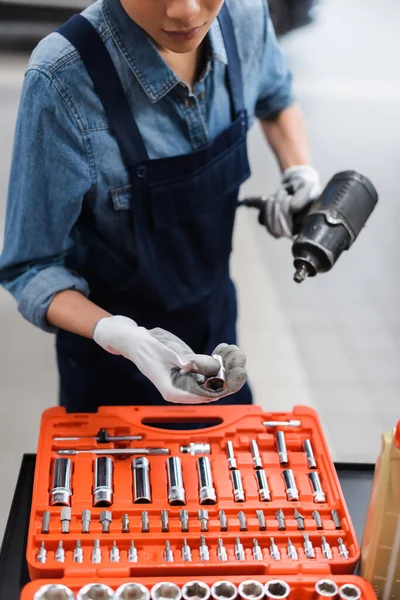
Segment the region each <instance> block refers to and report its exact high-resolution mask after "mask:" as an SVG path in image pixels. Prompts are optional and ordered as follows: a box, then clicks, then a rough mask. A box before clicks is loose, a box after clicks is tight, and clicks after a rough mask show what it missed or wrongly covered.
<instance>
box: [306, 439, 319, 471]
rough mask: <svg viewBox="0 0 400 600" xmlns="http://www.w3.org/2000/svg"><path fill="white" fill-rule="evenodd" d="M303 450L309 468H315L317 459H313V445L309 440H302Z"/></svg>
mask: <svg viewBox="0 0 400 600" xmlns="http://www.w3.org/2000/svg"><path fill="white" fill-rule="evenodd" d="M303 448H304V452H305V454H306V457H307V464H308V468H309V469H316V468H317V461H316V460H315V456H314V451H313V447H312V445H311V440H304V442H303Z"/></svg>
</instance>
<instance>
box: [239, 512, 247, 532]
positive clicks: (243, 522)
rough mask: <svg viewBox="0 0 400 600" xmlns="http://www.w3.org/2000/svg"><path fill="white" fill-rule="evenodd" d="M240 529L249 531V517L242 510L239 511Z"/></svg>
mask: <svg viewBox="0 0 400 600" xmlns="http://www.w3.org/2000/svg"><path fill="white" fill-rule="evenodd" d="M238 519H239V528H240V531H247V519H246V515H245V513H244V512H243V511H242V510H241V511H239V512H238Z"/></svg>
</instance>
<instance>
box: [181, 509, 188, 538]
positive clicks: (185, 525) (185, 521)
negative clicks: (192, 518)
mask: <svg viewBox="0 0 400 600" xmlns="http://www.w3.org/2000/svg"><path fill="white" fill-rule="evenodd" d="M179 520H180V522H181V531H182V533H187V532H188V531H189V513H188V511H187V510H186V509H184V508H182V509H181V510H180V511H179Z"/></svg>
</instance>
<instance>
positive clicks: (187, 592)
mask: <svg viewBox="0 0 400 600" xmlns="http://www.w3.org/2000/svg"><path fill="white" fill-rule="evenodd" d="M210 595H211V589H210V586H208V585H207V584H206V583H204V582H203V581H188V582H187V583H185V585H184V586H183V587H182V598H183V600H208V599H209V597H210Z"/></svg>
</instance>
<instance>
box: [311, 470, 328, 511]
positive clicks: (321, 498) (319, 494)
mask: <svg viewBox="0 0 400 600" xmlns="http://www.w3.org/2000/svg"><path fill="white" fill-rule="evenodd" d="M308 478H309V480H310V483H311V489H312V493H313V498H314V502H315V503H316V504H317V503H318V504H319V503H323V502H326V494H325V492H324V490H323V489H322V485H321V480H320V478H319V475H318V473H309V474H308Z"/></svg>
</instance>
